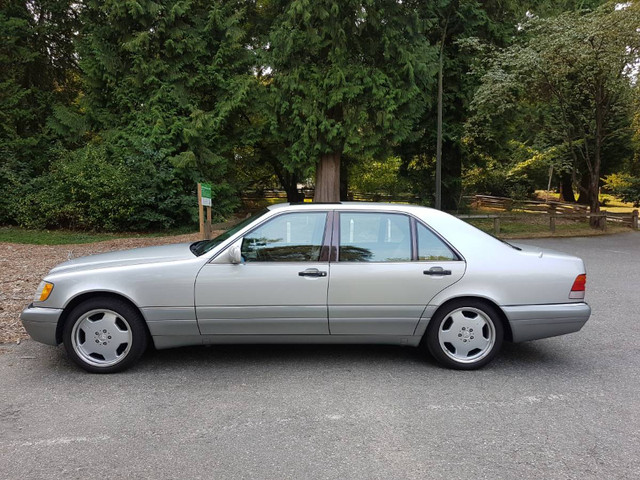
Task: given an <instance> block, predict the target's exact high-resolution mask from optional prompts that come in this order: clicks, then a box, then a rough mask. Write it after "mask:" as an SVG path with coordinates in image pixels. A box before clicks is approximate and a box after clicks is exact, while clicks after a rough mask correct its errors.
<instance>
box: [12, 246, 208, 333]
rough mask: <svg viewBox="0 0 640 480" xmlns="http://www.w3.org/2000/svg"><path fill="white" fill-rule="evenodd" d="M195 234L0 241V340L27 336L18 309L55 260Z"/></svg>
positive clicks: (31, 294)
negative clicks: (76, 240) (71, 241)
mask: <svg viewBox="0 0 640 480" xmlns="http://www.w3.org/2000/svg"><path fill="white" fill-rule="evenodd" d="M197 237H198V235H197V234H188V235H179V236H173V237H143V238H121V239H118V240H107V241H104V242H97V243H85V244H78V245H24V244H17V243H0V343H3V342H15V341H17V340H19V339H21V338H26V337H27V333H26V332H25V331H24V329H23V328H22V323H21V322H20V312H21V311H22V309H23V308H24V307H25V306H26V305H28V304H29V303H30V302H31V301H32V300H33V295H34V293H35V291H36V288H37V287H38V284H39V283H40V280H42V278H43V277H44V276H45V275H46V274H47V272H48V271H49V270H50V269H51V268H52V267H54V266H55V265H57V264H58V263H60V262H64V261H65V260H68V259H70V258H76V257H82V256H84V255H91V254H94V253H102V252H110V251H113V250H126V249H129V248H137V247H147V246H150V245H162V244H167V243H178V242H189V241H195V240H197V239H198V238H197Z"/></svg>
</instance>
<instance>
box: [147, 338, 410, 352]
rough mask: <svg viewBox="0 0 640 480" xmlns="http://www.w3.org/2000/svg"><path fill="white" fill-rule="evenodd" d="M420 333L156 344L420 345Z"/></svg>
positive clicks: (160, 344) (164, 343) (164, 344)
mask: <svg viewBox="0 0 640 480" xmlns="http://www.w3.org/2000/svg"><path fill="white" fill-rule="evenodd" d="M420 339H421V337H420V336H417V335H413V336H396V335H171V336H169V335H158V336H154V337H153V343H154V344H155V347H156V348H157V349H158V350H162V349H165V348H173V347H185V346H189V345H225V344H245V345H252V344H253V345H255V344H342V345H349V344H352V345H355V344H375V345H406V346H410V347H417V346H418V345H419V344H420Z"/></svg>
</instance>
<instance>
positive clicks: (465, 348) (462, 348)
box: [454, 342, 472, 358]
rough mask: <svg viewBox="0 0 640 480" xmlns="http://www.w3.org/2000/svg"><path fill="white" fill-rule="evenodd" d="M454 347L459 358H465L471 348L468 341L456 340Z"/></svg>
mask: <svg viewBox="0 0 640 480" xmlns="http://www.w3.org/2000/svg"><path fill="white" fill-rule="evenodd" d="M454 347H455V349H456V356H458V357H461V358H466V357H467V355H469V352H470V351H471V350H472V348H470V345H469V343H463V342H456V343H455V344H454Z"/></svg>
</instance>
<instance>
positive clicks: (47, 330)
mask: <svg viewBox="0 0 640 480" xmlns="http://www.w3.org/2000/svg"><path fill="white" fill-rule="evenodd" d="M61 314H62V310H61V309H58V308H42V307H34V306H33V304H31V305H29V306H28V307H27V308H25V309H24V310H23V311H22V315H20V320H22V325H24V328H25V330H26V331H27V333H28V334H29V336H30V337H31V338H33V339H34V340H35V341H36V342H40V343H46V344H47V345H54V346H55V345H57V344H58V342H57V340H56V328H57V326H58V319H59V318H60V315H61Z"/></svg>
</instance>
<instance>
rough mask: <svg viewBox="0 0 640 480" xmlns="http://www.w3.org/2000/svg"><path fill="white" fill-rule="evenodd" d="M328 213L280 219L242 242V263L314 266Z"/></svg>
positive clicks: (280, 216)
mask: <svg viewBox="0 0 640 480" xmlns="http://www.w3.org/2000/svg"><path fill="white" fill-rule="evenodd" d="M326 222H327V212H306V213H287V214H283V215H279V216H277V217H275V218H274V219H272V220H269V221H268V222H266V223H265V224H263V225H260V226H259V227H258V228H256V229H255V230H253V231H251V232H250V233H248V234H247V235H245V237H244V238H243V240H242V256H243V258H244V260H245V262H317V261H318V260H319V259H320V250H321V248H322V238H323V236H324V229H325V223H326Z"/></svg>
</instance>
